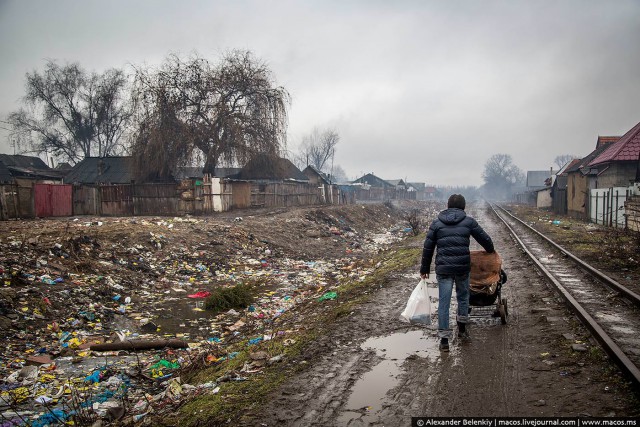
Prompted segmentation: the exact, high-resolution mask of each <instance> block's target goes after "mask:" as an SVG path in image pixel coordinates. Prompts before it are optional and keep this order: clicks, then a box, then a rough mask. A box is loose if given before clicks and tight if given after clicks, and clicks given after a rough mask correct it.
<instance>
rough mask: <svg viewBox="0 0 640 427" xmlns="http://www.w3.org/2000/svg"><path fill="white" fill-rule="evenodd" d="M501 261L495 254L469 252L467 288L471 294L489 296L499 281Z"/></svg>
mask: <svg viewBox="0 0 640 427" xmlns="http://www.w3.org/2000/svg"><path fill="white" fill-rule="evenodd" d="M501 268H502V260H501V259H500V255H498V253H497V252H493V253H487V252H486V251H471V277H470V279H469V286H470V287H471V290H472V291H473V292H478V293H483V294H487V295H491V294H493V293H494V292H495V291H496V287H497V286H498V282H499V281H500V269H501Z"/></svg>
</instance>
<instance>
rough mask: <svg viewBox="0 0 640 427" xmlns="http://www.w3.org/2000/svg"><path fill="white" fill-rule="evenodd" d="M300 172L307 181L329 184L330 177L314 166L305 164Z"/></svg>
mask: <svg viewBox="0 0 640 427" xmlns="http://www.w3.org/2000/svg"><path fill="white" fill-rule="evenodd" d="M302 173H303V174H304V175H305V176H306V177H307V178H309V183H311V184H314V185H331V184H332V183H331V177H330V176H329V175H327V174H326V173H324V172H322V171H320V170H318V169H317V168H316V167H315V166H312V165H309V166H307V167H306V168H305V169H304V170H303V171H302Z"/></svg>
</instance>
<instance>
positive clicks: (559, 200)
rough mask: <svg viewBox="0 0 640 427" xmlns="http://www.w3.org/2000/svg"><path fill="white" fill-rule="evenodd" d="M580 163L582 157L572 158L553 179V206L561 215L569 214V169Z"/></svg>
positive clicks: (554, 210)
mask: <svg viewBox="0 0 640 427" xmlns="http://www.w3.org/2000/svg"><path fill="white" fill-rule="evenodd" d="M578 163H580V159H572V160H571V161H570V162H567V164H565V165H564V166H563V167H562V168H560V170H559V171H558V173H556V175H555V178H554V179H553V184H552V185H551V199H552V205H553V206H552V207H553V212H555V213H557V214H559V215H566V214H567V180H568V173H567V170H568V169H569V168H571V167H573V166H575V165H577V164H578Z"/></svg>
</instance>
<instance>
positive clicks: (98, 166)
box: [64, 156, 135, 185]
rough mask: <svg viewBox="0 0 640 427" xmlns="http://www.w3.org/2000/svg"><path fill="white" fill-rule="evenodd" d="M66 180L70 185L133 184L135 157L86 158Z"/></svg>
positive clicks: (68, 174) (67, 175)
mask: <svg viewBox="0 0 640 427" xmlns="http://www.w3.org/2000/svg"><path fill="white" fill-rule="evenodd" d="M64 179H65V182H67V183H69V184H89V185H96V184H131V182H132V181H134V180H135V177H134V173H133V157H130V156H122V157H86V158H85V159H83V160H82V161H80V162H79V163H77V164H76V165H75V166H74V167H73V168H72V169H71V170H70V171H69V172H68V173H67V174H66V175H65V178H64Z"/></svg>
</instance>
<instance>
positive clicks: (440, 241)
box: [420, 208, 494, 275]
mask: <svg viewBox="0 0 640 427" xmlns="http://www.w3.org/2000/svg"><path fill="white" fill-rule="evenodd" d="M469 236H473V238H474V239H475V240H476V241H477V242H478V243H479V244H480V245H481V246H482V247H483V248H484V250H485V251H487V252H493V251H494V249H493V241H492V240H491V237H489V235H488V234H487V233H486V232H485V231H484V230H483V229H482V227H480V225H479V224H478V222H477V221H476V220H475V219H473V218H472V217H470V216H467V214H466V213H465V212H464V211H463V210H462V209H457V208H449V209H446V210H444V211H442V212H440V214H439V215H438V219H436V220H435V221H433V223H431V226H430V227H429V231H428V232H427V238H426V239H425V241H424V248H423V250H422V265H421V266H420V274H426V273H428V272H429V267H430V266H431V259H432V258H433V252H434V250H435V249H436V247H437V248H438V251H437V253H436V274H446V275H454V274H465V273H468V272H470V271H471V256H470V255H469V243H470V238H469Z"/></svg>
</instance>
